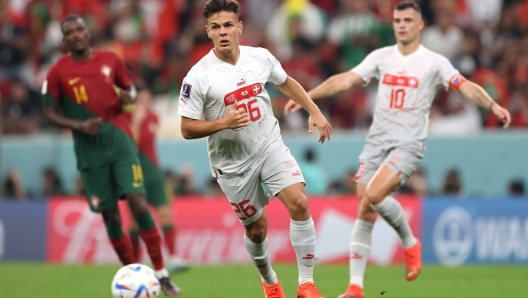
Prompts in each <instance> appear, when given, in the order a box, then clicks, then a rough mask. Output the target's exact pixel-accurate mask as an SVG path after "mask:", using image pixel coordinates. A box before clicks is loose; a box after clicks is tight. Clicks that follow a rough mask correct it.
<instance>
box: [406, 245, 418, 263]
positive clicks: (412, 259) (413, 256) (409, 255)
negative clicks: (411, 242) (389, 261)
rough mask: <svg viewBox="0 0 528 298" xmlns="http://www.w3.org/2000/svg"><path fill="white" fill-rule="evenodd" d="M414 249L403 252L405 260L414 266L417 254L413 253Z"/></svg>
mask: <svg viewBox="0 0 528 298" xmlns="http://www.w3.org/2000/svg"><path fill="white" fill-rule="evenodd" d="M415 250H416V249H415V247H412V248H410V249H409V250H406V251H405V255H406V257H407V259H408V260H409V263H411V264H414V263H416V262H417V261H418V254H416V253H414V251H415Z"/></svg>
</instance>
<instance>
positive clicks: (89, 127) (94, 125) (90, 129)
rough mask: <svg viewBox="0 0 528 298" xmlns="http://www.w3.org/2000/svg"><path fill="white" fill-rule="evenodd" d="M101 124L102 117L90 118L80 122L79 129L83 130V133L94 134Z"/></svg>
mask: <svg viewBox="0 0 528 298" xmlns="http://www.w3.org/2000/svg"><path fill="white" fill-rule="evenodd" d="M101 126H103V118H101V117H98V118H90V119H86V120H84V121H83V122H81V127H80V129H79V130H80V131H82V132H84V133H85V134H89V135H92V136H95V135H96V134H97V132H98V131H99V129H100V128H101Z"/></svg>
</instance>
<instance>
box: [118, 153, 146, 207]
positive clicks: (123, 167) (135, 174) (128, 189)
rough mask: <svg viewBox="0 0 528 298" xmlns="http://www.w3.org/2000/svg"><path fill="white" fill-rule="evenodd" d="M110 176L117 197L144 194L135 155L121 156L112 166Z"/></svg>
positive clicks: (142, 179)
mask: <svg viewBox="0 0 528 298" xmlns="http://www.w3.org/2000/svg"><path fill="white" fill-rule="evenodd" d="M112 174H113V181H114V183H115V185H116V192H117V195H118V197H120V198H121V197H124V196H125V195H127V194H145V179H144V175H143V170H142V168H141V163H140V162H139V158H138V156H137V154H133V153H126V154H123V155H122V156H121V158H120V159H119V160H118V161H116V162H115V163H113V164H112Z"/></svg>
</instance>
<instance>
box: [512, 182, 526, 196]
mask: <svg viewBox="0 0 528 298" xmlns="http://www.w3.org/2000/svg"><path fill="white" fill-rule="evenodd" d="M508 194H509V195H510V196H512V197H523V196H524V182H523V181H522V180H512V181H511V182H510V185H509V186H508Z"/></svg>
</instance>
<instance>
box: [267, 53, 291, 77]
mask: <svg viewBox="0 0 528 298" xmlns="http://www.w3.org/2000/svg"><path fill="white" fill-rule="evenodd" d="M266 54H267V55H268V56H269V61H270V74H269V76H268V82H270V83H272V84H273V85H281V84H282V83H284V82H285V81H286V78H287V77H288V74H286V71H284V69H283V68H282V65H281V64H280V62H279V60H277V58H275V56H273V55H272V54H271V53H270V52H269V51H268V50H266Z"/></svg>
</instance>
